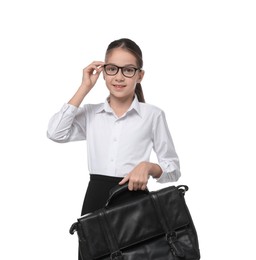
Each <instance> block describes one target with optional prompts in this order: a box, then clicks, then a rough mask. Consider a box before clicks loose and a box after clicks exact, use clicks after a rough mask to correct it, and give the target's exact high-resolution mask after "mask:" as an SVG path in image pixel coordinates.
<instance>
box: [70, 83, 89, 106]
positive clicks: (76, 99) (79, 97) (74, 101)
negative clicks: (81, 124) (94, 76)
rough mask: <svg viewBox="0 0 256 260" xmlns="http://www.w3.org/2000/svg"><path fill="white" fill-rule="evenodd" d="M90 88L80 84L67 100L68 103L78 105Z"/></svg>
mask: <svg viewBox="0 0 256 260" xmlns="http://www.w3.org/2000/svg"><path fill="white" fill-rule="evenodd" d="M89 91H90V89H89V88H86V87H84V86H83V85H81V86H80V87H79V89H78V90H77V91H76V93H75V95H74V96H73V97H72V98H71V99H70V100H69V102H68V104H70V105H73V106H76V107H79V106H80V104H81V103H82V101H83V99H84V98H85V96H86V95H87V94H88V93H89Z"/></svg>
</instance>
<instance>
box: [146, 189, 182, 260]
mask: <svg viewBox="0 0 256 260" xmlns="http://www.w3.org/2000/svg"><path fill="white" fill-rule="evenodd" d="M151 198H152V201H153V204H154V207H155V210H156V213H157V217H158V220H159V222H160V224H161V225H162V228H163V230H164V232H165V237H166V241H167V243H168V244H169V246H170V248H171V251H172V253H173V255H175V256H178V257H184V256H185V253H184V251H183V249H182V247H180V245H179V241H178V240H177V234H176V232H175V230H171V227H170V226H169V223H168V219H167V215H166V213H165V207H162V206H161V202H160V200H159V197H158V195H157V193H152V194H151Z"/></svg>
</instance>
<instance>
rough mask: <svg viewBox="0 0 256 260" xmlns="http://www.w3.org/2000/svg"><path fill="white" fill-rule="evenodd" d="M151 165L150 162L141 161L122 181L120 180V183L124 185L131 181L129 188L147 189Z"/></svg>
mask: <svg viewBox="0 0 256 260" xmlns="http://www.w3.org/2000/svg"><path fill="white" fill-rule="evenodd" d="M150 167H151V165H150V163H149V162H141V163H139V164H138V165H137V166H136V167H135V168H134V169H133V170H132V171H131V172H130V173H129V174H128V175H126V176H125V177H124V178H123V179H122V181H120V182H119V185H123V184H125V183H126V182H127V181H129V183H128V189H129V190H131V191H132V190H145V189H146V188H147V183H148V178H149V170H150Z"/></svg>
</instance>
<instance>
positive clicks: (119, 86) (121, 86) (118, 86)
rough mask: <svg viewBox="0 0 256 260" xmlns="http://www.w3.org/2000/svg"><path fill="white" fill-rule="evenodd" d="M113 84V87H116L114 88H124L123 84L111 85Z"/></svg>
mask: <svg viewBox="0 0 256 260" xmlns="http://www.w3.org/2000/svg"><path fill="white" fill-rule="evenodd" d="M113 86H114V88H116V89H123V88H125V86H124V85H113Z"/></svg>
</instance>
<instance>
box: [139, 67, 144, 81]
mask: <svg viewBox="0 0 256 260" xmlns="http://www.w3.org/2000/svg"><path fill="white" fill-rule="evenodd" d="M144 74H145V71H144V70H141V71H140V72H139V76H138V83H140V82H141V81H142V79H143V77H144Z"/></svg>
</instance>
